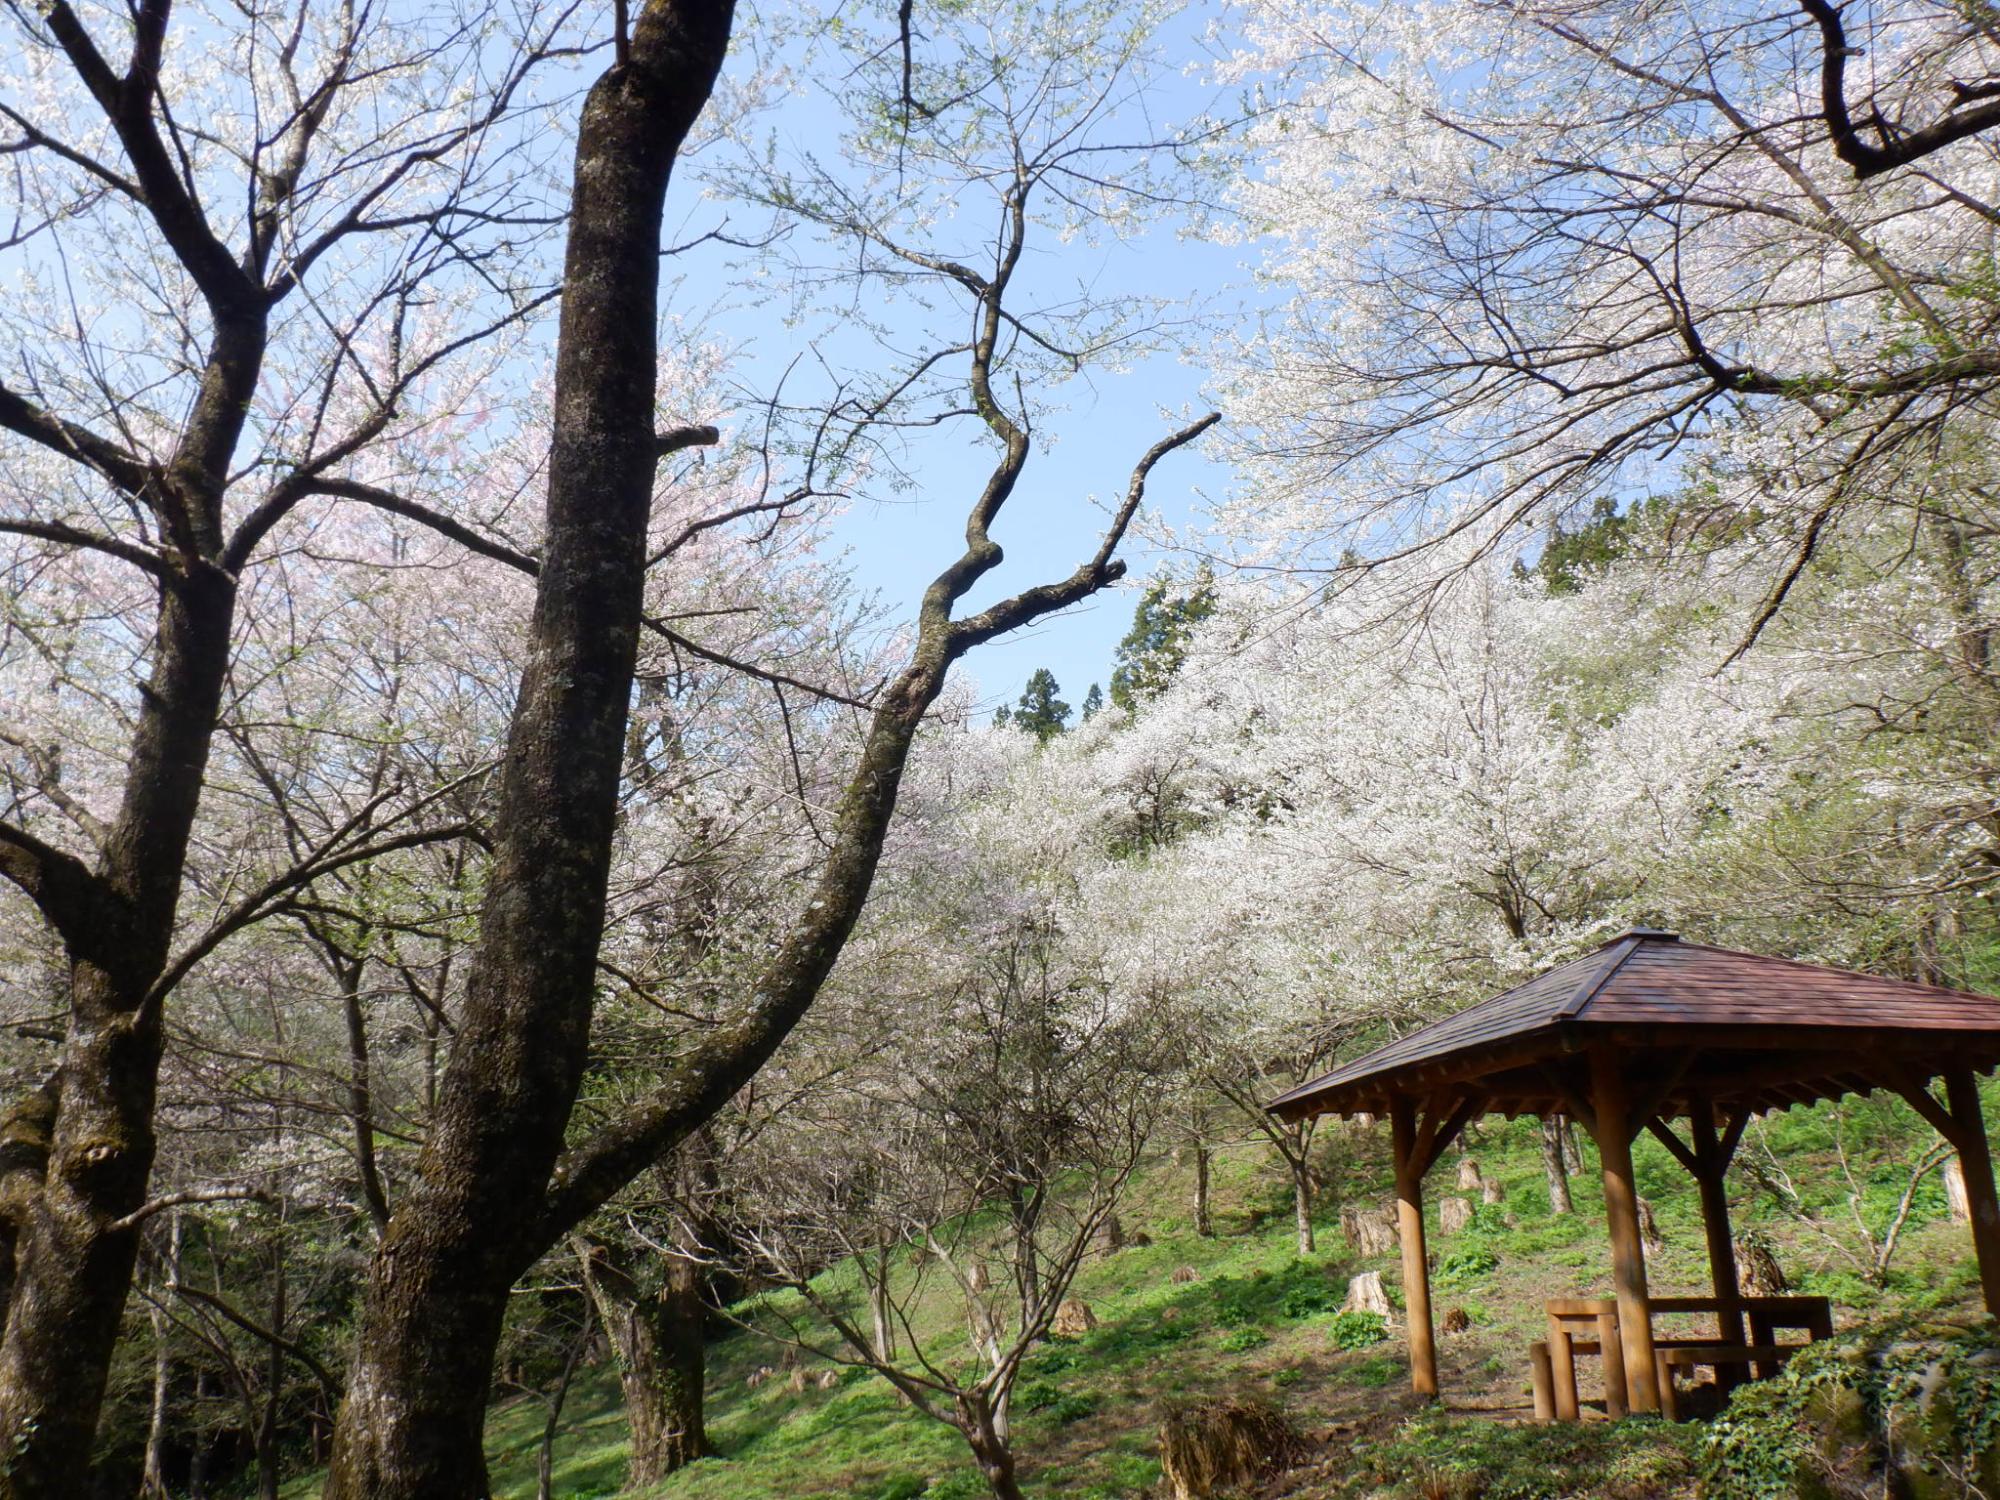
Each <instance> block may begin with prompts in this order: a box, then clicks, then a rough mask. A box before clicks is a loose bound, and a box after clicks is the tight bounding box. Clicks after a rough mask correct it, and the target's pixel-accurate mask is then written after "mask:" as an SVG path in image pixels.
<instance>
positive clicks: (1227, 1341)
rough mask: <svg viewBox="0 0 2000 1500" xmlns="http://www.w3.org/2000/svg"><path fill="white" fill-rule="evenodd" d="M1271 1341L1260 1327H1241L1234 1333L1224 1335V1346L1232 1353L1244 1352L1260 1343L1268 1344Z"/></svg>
mask: <svg viewBox="0 0 2000 1500" xmlns="http://www.w3.org/2000/svg"><path fill="white" fill-rule="evenodd" d="M1269 1342H1270V1340H1269V1339H1267V1338H1265V1337H1264V1334H1263V1332H1262V1331H1261V1330H1259V1329H1256V1328H1239V1329H1237V1330H1236V1331H1235V1332H1234V1333H1231V1334H1228V1335H1225V1336H1224V1338H1223V1340H1222V1348H1223V1349H1224V1350H1225V1351H1227V1352H1228V1353H1230V1354H1242V1353H1244V1352H1245V1351H1247V1350H1250V1349H1255V1348H1256V1347H1257V1346H1258V1345H1260V1344H1268V1343H1269Z"/></svg>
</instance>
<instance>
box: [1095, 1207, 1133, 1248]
mask: <svg viewBox="0 0 2000 1500" xmlns="http://www.w3.org/2000/svg"><path fill="white" fill-rule="evenodd" d="M1090 1246H1091V1248H1092V1249H1093V1250H1095V1251H1096V1252H1097V1253H1098V1254H1099V1255H1110V1254H1111V1253H1112V1252H1114V1251H1117V1250H1123V1249H1124V1248H1125V1226H1124V1225H1123V1224H1121V1223H1119V1222H1118V1215H1116V1214H1106V1215H1105V1216H1104V1220H1103V1222H1102V1223H1100V1224H1099V1225H1098V1226H1097V1232H1096V1233H1095V1234H1093V1235H1092V1236H1091V1237H1090Z"/></svg>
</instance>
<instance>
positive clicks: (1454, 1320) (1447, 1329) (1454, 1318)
mask: <svg viewBox="0 0 2000 1500" xmlns="http://www.w3.org/2000/svg"><path fill="white" fill-rule="evenodd" d="M1471 1327H1472V1314H1471V1313H1469V1312H1467V1311H1466V1310H1465V1309H1464V1308H1462V1307H1454V1308H1453V1309H1452V1310H1451V1311H1450V1312H1448V1313H1446V1314H1445V1315H1444V1321H1443V1322H1442V1323H1440V1324H1438V1328H1439V1329H1440V1331H1442V1332H1444V1333H1464V1332H1465V1331H1466V1330H1468V1329H1469V1328H1471Z"/></svg>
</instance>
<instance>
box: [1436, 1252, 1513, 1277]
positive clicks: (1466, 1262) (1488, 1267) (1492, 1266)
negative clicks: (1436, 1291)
mask: <svg viewBox="0 0 2000 1500" xmlns="http://www.w3.org/2000/svg"><path fill="white" fill-rule="evenodd" d="M1499 1268H1500V1257H1499V1256H1497V1255H1495V1254H1494V1253H1493V1252H1492V1251H1491V1250H1489V1249H1487V1248H1486V1247H1485V1246H1484V1245H1467V1246H1466V1247H1465V1248H1464V1249H1462V1250H1454V1251H1452V1252H1451V1254H1449V1255H1447V1256H1446V1257H1445V1258H1444V1260H1443V1261H1442V1262H1440V1263H1439V1265H1438V1268H1437V1276H1436V1278H1435V1279H1436V1282H1437V1284H1438V1285H1439V1286H1441V1287H1454V1286H1468V1285H1470V1284H1471V1283H1473V1282H1475V1281H1479V1280H1482V1279H1483V1278H1485V1277H1487V1276H1490V1275H1492V1274H1493V1272H1494V1271H1496V1270H1498V1269H1499Z"/></svg>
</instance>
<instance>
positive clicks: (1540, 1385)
mask: <svg viewBox="0 0 2000 1500" xmlns="http://www.w3.org/2000/svg"><path fill="white" fill-rule="evenodd" d="M1528 1379H1529V1381H1530V1383H1531V1384H1532V1385H1533V1386H1534V1388H1535V1420H1536V1421H1537V1422H1542V1423H1548V1422H1553V1421H1554V1420H1555V1419H1556V1382H1555V1371H1554V1370H1553V1369H1552V1368H1551V1367H1550V1365H1549V1345H1548V1340H1546V1339H1536V1340H1535V1341H1534V1343H1532V1344H1530V1345H1528Z"/></svg>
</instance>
